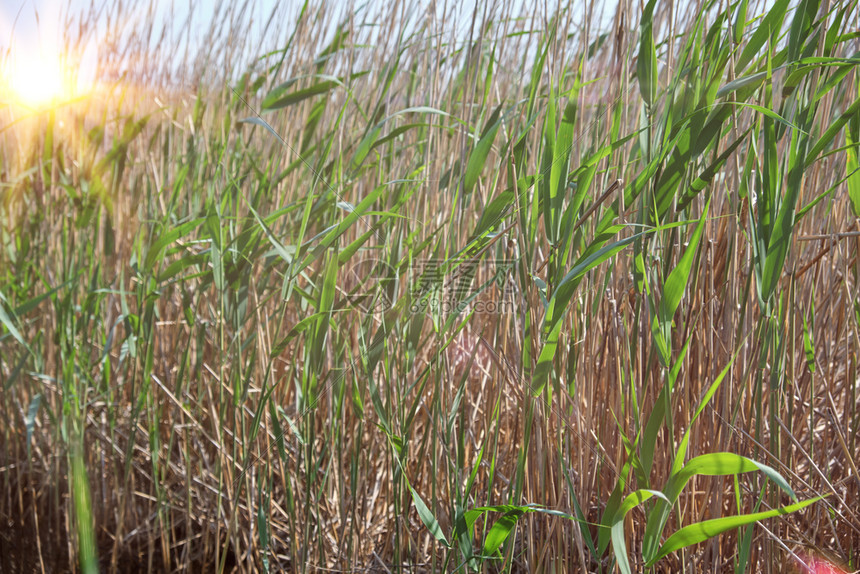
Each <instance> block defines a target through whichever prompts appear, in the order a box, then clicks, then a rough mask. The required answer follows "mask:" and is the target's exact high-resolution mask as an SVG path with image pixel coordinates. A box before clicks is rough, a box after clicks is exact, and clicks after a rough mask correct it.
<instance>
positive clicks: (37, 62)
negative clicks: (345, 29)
mask: <svg viewBox="0 0 860 574" xmlns="http://www.w3.org/2000/svg"><path fill="white" fill-rule="evenodd" d="M232 1H234V2H236V4H237V5H238V4H240V3H241V0H232ZM380 1H381V2H386V1H388V0H380ZM424 1H425V0H419V4H422V5H423V3H424ZM528 1H529V0H496V2H494V4H496V5H497V7H498V5H501V4H508V3H510V2H513V3H514V7H515V8H516V6H518V5H522V3H523V2H528ZM191 2H192V0H142V1H140V2H135V3H129V2H127V3H126V6H134V11H135V13H136V15H137V17H138V18H140V22H143V20H144V19H145V18H146V14H147V11H148V9H149V7H150V6H153V5H154V6H155V18H154V20H155V21H156V22H161V21H168V22H171V21H172V22H173V25H174V34H179V33H180V32H181V31H183V30H185V29H186V28H187V27H185V26H184V25H183V24H184V23H185V21H186V18H187V17H188V16H189V6H190V5H191ZM225 2H226V3H227V5H230V4H229V3H230V2H231V0H225ZM103 3H105V0H95V2H94V4H95V5H96V6H99V5H101V4H103ZM106 3H107V5H108V6H113V5H115V0H106ZM92 4H93V2H91V0H0V66H9V65H15V64H14V62H15V61H18V60H21V61H23V62H24V63H23V64H22V63H20V62H19V63H18V64H17V65H24V66H30V67H31V68H32V67H36V68H38V67H40V66H43V65H44V64H43V63H42V62H44V61H45V59H39V58H38V57H36V56H39V55H43V58H48V59H50V57H51V56H52V55H54V58H56V56H55V55H56V54H57V53H59V42H60V38H61V37H62V34H61V33H60V31H61V30H60V28H61V24H60V22H61V17H62V15H64V14H66V15H67V14H69V13H71V14H75V15H76V14H79V13H81V12H82V11H86V10H89V9H90V7H91V5H92ZM193 4H194V11H193V13H191V23H192V24H191V31H192V33H191V35H190V41H191V44H192V46H194V45H197V44H200V43H202V42H205V40H206V38H205V36H204V34H203V31H205V30H206V29H207V28H208V25H209V23H210V22H211V21H212V19H213V16H214V15H215V11H216V6H218V4H219V2H217V1H216V0H193ZM251 4H252V6H253V8H252V10H253V12H252V17H253V19H254V22H255V23H256V26H257V27H258V28H255V29H254V31H256V30H258V29H259V31H260V33H259V34H254V33H252V34H251V36H252V37H254V38H255V40H256V38H260V37H263V35H262V25H263V23H264V22H265V21H266V19H267V18H268V16H269V14H270V13H271V10H272V9H273V7H275V6H277V5H278V4H279V0H252V2H251ZM280 4H282V5H283V8H285V13H286V17H287V18H289V17H293V16H295V15H296V14H297V12H298V9H299V7H300V5H301V0H280ZM351 4H352V5H353V6H362V5H363V4H364V2H363V1H362V0H356V1H354V2H352V3H351ZM547 4H548V8H549V9H550V10H552V7H554V6H555V5H556V2H555V1H549V2H547ZM577 4H581V5H584V4H585V2H575V3H574V4H573V6H576V5H577ZM330 5H331V6H337V7H338V8H340V7H341V6H342V4H341V2H339V1H333V2H331V4H330ZM444 5H447V6H449V9H450V7H452V6H454V7H457V6H459V8H460V9H461V10H462V11H463V12H462V14H464V15H469V14H470V13H471V11H472V9H473V8H474V3H473V2H472V1H468V0H467V1H465V2H464V1H462V0H448V1H447V2H445V1H444V0H440V1H439V2H438V3H437V6H438V8H437V9H438V10H441V9H442V8H441V7H442V6H444ZM614 5H615V3H614V2H612V0H607V6H606V10H605V11H604V17H603V19H602V26H601V27H605V26H608V25H609V23H610V21H611V17H612V15H613V14H614ZM337 11H338V12H340V10H337ZM515 11H516V10H515ZM497 13H498V12H497ZM334 23H335V22H334V21H333V22H332V24H334ZM470 23H471V18H470V17H463V18H460V26H458V29H459V28H463V27H468V24H470ZM288 27H289V26H288ZM332 30H333V27H332ZM458 32H460V33H461V34H465V33H466V31H465V30H458ZM103 35H104V34H103ZM458 35H459V34H458ZM91 36H94V35H92V34H91ZM10 44H11V50H10ZM278 45H281V44H278ZM250 49H252V50H256V49H257V44H256V43H254V45H253V47H252V48H250ZM97 50H98V46H97V42H96V41H95V40H93V41H91V42H90V43H89V45H87V46H85V47H84V50H83V53H82V56H81V61H80V62H79V64H78V65H79V66H80V72H79V76H80V77H79V79H78V83H79V85H81V84H86V83H88V82H89V81H90V80H91V79H92V77H93V75H94V73H93V72H94V69H95V62H96V55H97ZM7 51H8V54H9V55H10V57H11V60H12V62H10V60H9V57H7ZM249 55H250V54H249ZM176 60H177V61H182V58H181V57H180V58H176ZM0 72H2V70H0ZM0 99H2V98H0Z"/></svg>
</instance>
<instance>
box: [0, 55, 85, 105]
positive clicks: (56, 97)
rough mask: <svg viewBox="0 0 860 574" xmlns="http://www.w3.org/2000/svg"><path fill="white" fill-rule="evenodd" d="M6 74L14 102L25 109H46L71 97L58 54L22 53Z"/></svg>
mask: <svg viewBox="0 0 860 574" xmlns="http://www.w3.org/2000/svg"><path fill="white" fill-rule="evenodd" d="M4 75H5V76H6V77H5V78H4V81H5V83H6V85H7V88H8V93H9V94H11V95H12V96H13V98H14V103H16V104H19V105H21V106H24V107H28V108H40V107H45V106H49V105H51V104H54V103H57V102H58V101H60V100H63V99H67V98H69V97H71V96H72V90H71V83H70V82H69V79H68V71H67V70H66V69H65V67H64V66H63V62H62V58H61V57H60V55H59V54H50V55H46V54H38V55H32V56H30V55H27V54H22V53H20V52H19V53H17V54H16V55H15V58H14V59H13V61H12V62H11V65H10V66H9V67H8V69H7V70H6V74H4Z"/></svg>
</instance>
